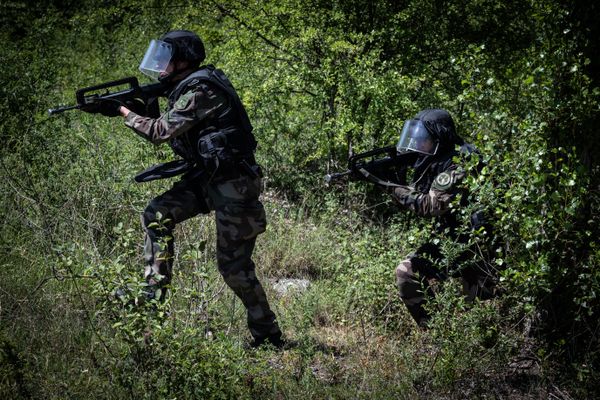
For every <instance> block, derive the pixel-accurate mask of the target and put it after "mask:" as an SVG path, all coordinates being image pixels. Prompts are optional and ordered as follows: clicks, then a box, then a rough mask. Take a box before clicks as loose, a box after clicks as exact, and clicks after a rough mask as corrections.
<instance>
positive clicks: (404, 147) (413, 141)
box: [396, 119, 440, 156]
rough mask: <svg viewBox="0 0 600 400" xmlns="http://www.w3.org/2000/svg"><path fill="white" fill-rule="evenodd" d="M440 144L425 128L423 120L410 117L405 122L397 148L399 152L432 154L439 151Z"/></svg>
mask: <svg viewBox="0 0 600 400" xmlns="http://www.w3.org/2000/svg"><path fill="white" fill-rule="evenodd" d="M439 144H440V143H439V141H438V140H437V139H434V138H433V137H432V136H431V134H430V133H429V131H428V130H427V128H425V125H424V124H423V122H421V121H420V120H418V119H409V120H407V121H406V122H404V127H403V128H402V134H401V135H400V140H399V141H398V144H397V145H396V150H397V151H398V152H399V153H406V152H409V151H416V152H419V153H423V154H427V155H430V156H432V155H434V154H435V153H436V152H437V149H438V147H439Z"/></svg>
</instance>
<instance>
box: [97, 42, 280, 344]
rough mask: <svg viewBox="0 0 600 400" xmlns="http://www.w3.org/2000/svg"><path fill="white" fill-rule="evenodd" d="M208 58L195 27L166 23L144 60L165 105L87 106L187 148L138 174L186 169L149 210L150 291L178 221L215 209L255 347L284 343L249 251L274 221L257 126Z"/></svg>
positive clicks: (164, 269) (167, 278)
mask: <svg viewBox="0 0 600 400" xmlns="http://www.w3.org/2000/svg"><path fill="white" fill-rule="evenodd" d="M204 58H205V51H204V45H203V43H202V41H201V40H200V38H199V37H198V36H197V35H196V34H195V33H193V32H190V31H183V30H182V31H172V32H168V33H167V34H165V35H163V36H162V37H161V38H160V39H159V40H152V41H151V42H150V45H149V47H148V50H147V51H146V54H145V56H144V58H143V60H142V63H141V64H140V71H141V72H143V73H144V74H146V75H149V76H150V77H152V78H154V79H157V80H158V81H160V82H161V83H163V84H164V85H165V88H166V89H165V96H166V97H167V99H168V110H167V111H166V112H165V113H164V114H162V115H161V116H159V117H158V118H151V117H147V116H143V115H139V113H136V112H134V111H132V109H135V108H134V107H132V106H131V105H128V106H125V105H123V104H121V103H118V102H116V101H110V100H107V101H101V102H99V103H98V105H97V107H95V108H93V107H91V108H88V109H87V110H86V111H88V112H94V113H101V114H103V115H106V116H119V115H121V116H123V117H125V125H127V126H128V127H130V128H131V129H133V130H134V131H135V132H136V133H137V134H139V135H141V136H142V137H143V138H145V139H147V140H149V141H150V142H152V143H155V144H159V143H163V142H168V143H169V145H170V146H171V148H172V149H173V150H174V152H175V153H176V154H177V155H178V156H180V157H181V160H178V161H176V162H171V163H167V164H163V165H158V166H155V167H152V168H150V169H148V170H146V171H144V172H143V173H141V174H140V175H138V176H137V177H136V180H137V181H148V180H152V179H160V178H164V177H168V176H174V175H177V174H183V175H182V178H181V179H180V180H179V181H178V182H176V183H175V184H174V185H173V187H172V188H171V189H170V190H168V191H166V192H165V193H163V194H161V195H159V196H158V197H156V198H155V199H153V200H152V201H151V202H150V203H149V204H148V206H147V208H146V209H145V211H144V213H143V215H142V222H143V226H144V230H145V233H146V238H145V251H144V254H145V259H146V263H147V265H146V268H145V273H144V277H145V279H146V282H147V283H148V289H147V291H146V297H147V298H148V299H149V300H151V299H154V298H157V299H163V298H164V296H165V293H166V285H167V284H169V283H170V282H171V277H172V267H173V247H174V243H173V235H172V232H173V229H174V228H175V225H176V224H178V223H180V222H182V221H185V220H186V219H188V218H191V217H194V216H196V215H198V214H201V213H210V211H211V210H214V211H215V216H216V226H217V263H218V268H219V272H220V273H221V275H222V276H223V278H224V280H225V282H226V283H227V285H228V286H229V287H230V288H231V289H232V290H233V291H234V292H235V294H236V295H237V296H238V297H239V298H240V299H241V300H242V303H243V304H244V306H245V307H246V310H247V314H248V327H249V329H250V333H251V334H252V336H253V337H254V341H253V342H252V346H253V347H256V346H259V345H261V344H263V343H265V342H269V343H271V344H273V345H275V346H276V347H281V346H282V345H283V340H282V338H281V331H280V329H279V326H278V324H277V321H276V318H275V314H274V313H273V311H271V308H270V307H269V303H268V301H267V297H266V294H265V291H264V289H263V287H262V286H261V284H260V282H259V281H258V279H257V277H256V273H255V265H254V262H253V261H252V258H251V257H252V252H253V250H254V245H255V242H256V237H257V236H258V235H259V234H260V233H262V232H264V231H265V227H266V224H267V222H266V216H265V210H264V208H263V205H262V204H261V202H260V201H259V194H260V189H261V176H262V174H261V170H260V167H259V166H258V165H257V164H256V161H255V159H254V150H255V149H256V141H255V139H254V135H253V134H252V125H251V124H250V121H249V119H248V115H247V114H246V111H245V109H244V106H243V105H242V103H241V101H240V99H239V97H238V95H237V93H236V91H235V89H234V88H233V86H232V85H231V83H230V82H229V80H228V78H227V77H226V76H225V74H224V73H223V72H222V71H221V70H219V69H216V68H215V67H214V66H212V65H204V66H200V63H201V62H202V61H203V60H204Z"/></svg>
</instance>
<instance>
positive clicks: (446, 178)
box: [435, 172, 452, 187]
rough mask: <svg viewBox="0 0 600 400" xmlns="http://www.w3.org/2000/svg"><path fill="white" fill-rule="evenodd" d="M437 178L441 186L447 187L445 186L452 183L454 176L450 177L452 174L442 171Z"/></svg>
mask: <svg viewBox="0 0 600 400" xmlns="http://www.w3.org/2000/svg"><path fill="white" fill-rule="evenodd" d="M435 180H436V182H437V184H438V185H439V186H441V187H445V186H448V185H450V182H451V181H452V178H451V177H450V174H448V173H446V172H442V173H441V174H439V175H438V177H437V178H435Z"/></svg>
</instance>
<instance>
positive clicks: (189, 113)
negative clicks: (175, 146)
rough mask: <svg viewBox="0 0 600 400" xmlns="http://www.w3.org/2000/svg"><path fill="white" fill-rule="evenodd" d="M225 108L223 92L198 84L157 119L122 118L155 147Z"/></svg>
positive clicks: (131, 113)
mask: <svg viewBox="0 0 600 400" xmlns="http://www.w3.org/2000/svg"><path fill="white" fill-rule="evenodd" d="M226 106H227V97H226V95H225V93H223V92H222V91H220V90H217V89H213V88H210V87H209V86H208V85H206V84H201V85H200V86H199V87H197V88H195V89H193V90H190V91H188V92H186V93H184V94H182V95H181V96H180V97H179V99H177V101H176V102H175V104H174V105H173V108H171V109H170V110H168V111H167V112H166V113H164V114H163V115H161V116H160V117H158V118H148V117H142V116H141V115H137V114H135V113H133V112H130V113H129V115H127V117H126V118H125V125H126V126H128V127H130V128H131V129H133V130H134V131H135V132H136V133H138V134H139V135H141V136H143V137H146V138H147V139H149V140H150V141H152V143H157V144H158V143H162V142H165V141H167V140H169V139H172V138H174V137H176V136H179V135H181V134H183V133H185V132H187V131H188V130H190V129H191V128H192V127H194V126H195V125H196V124H198V123H199V122H200V121H202V120H204V119H206V118H208V117H210V116H212V115H213V114H214V113H215V112H217V111H218V110H219V109H221V108H222V107H226Z"/></svg>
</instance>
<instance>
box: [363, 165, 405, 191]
mask: <svg viewBox="0 0 600 400" xmlns="http://www.w3.org/2000/svg"><path fill="white" fill-rule="evenodd" d="M358 171H359V172H360V173H361V174H362V175H363V176H364V177H365V178H366V179H367V180H368V181H371V182H373V183H376V184H378V185H381V186H386V187H400V186H402V185H398V184H396V183H392V182H389V181H384V180H383V179H380V178H378V177H376V176H375V175H373V174H371V173H370V172H369V171H367V170H366V169H364V168H358Z"/></svg>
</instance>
